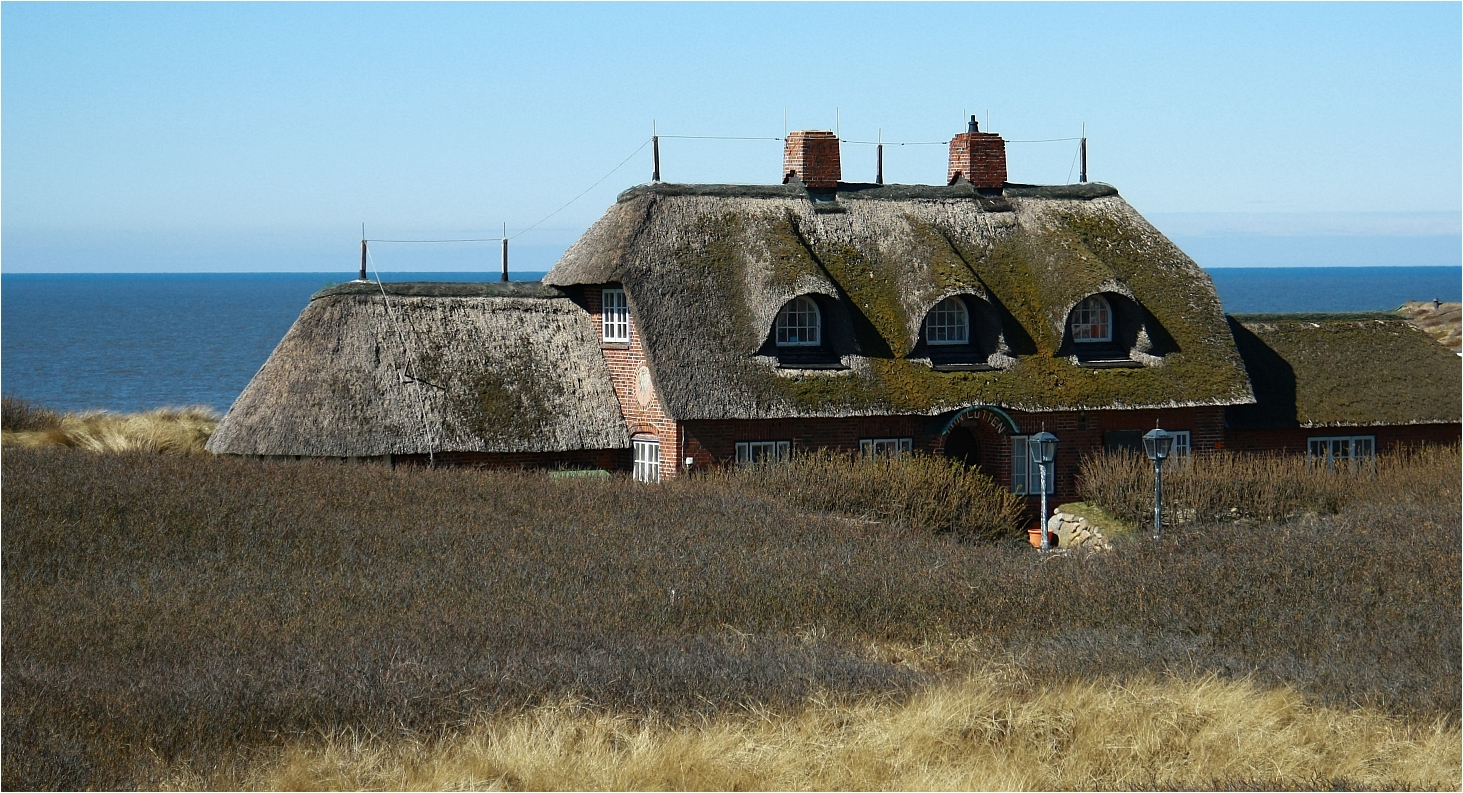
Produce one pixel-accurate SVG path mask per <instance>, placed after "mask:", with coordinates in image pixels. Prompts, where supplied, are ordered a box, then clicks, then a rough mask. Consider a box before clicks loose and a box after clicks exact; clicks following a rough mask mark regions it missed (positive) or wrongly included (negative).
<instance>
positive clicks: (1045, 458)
mask: <svg viewBox="0 0 1463 793" xmlns="http://www.w3.org/2000/svg"><path fill="white" fill-rule="evenodd" d="M1027 443H1028V444H1029V445H1030V446H1031V459H1032V460H1034V461H1036V462H1037V463H1038V464H1040V465H1046V464H1047V463H1050V462H1051V461H1052V460H1054V459H1056V457H1057V436H1055V435H1053V434H1051V433H1050V432H1038V433H1036V434H1035V435H1032V436H1031V439H1030V440H1029V441H1027Z"/></svg>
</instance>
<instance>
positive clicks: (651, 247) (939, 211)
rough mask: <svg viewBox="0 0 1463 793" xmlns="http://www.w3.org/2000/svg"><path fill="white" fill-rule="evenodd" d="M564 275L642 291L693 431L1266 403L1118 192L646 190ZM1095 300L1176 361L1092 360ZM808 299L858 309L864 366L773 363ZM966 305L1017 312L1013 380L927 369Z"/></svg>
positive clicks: (850, 313)
mask: <svg viewBox="0 0 1463 793" xmlns="http://www.w3.org/2000/svg"><path fill="white" fill-rule="evenodd" d="M544 282H545V283H546V284H551V285H558V286H566V287H567V286H572V285H588V284H603V283H622V284H623V285H624V286H625V288H626V292H627V295H628V297H629V300H630V303H631V307H632V310H633V314H634V317H635V320H636V322H637V323H638V325H637V326H638V329H639V331H640V334H641V338H642V340H643V343H644V345H645V350H646V355H647V357H648V359H649V365H650V367H651V370H652V373H653V375H654V377H655V381H656V385H657V392H658V393H659V395H660V398H661V400H662V404H663V405H664V406H665V407H666V409H667V410H668V412H669V413H670V414H671V416H672V417H673V418H676V419H681V420H686V419H720V418H774V417H797V416H848V415H879V414H899V413H914V414H935V413H940V412H944V411H947V410H953V409H957V408H960V407H965V406H969V405H972V404H994V405H1000V406H1005V407H1009V408H1014V409H1020V410H1031V411H1046V410H1062V409H1074V408H1087V409H1101V408H1132V407H1158V406H1185V405H1229V404H1237V403H1244V402H1248V401H1250V400H1251V394H1250V388H1249V382H1248V380H1247V378H1246V376H1245V371H1244V368H1243V366H1242V364H1241V362H1240V358H1239V354H1238V353H1237V352H1236V350H1235V347H1234V342H1233V341H1232V339H1231V337H1230V333H1229V329H1228V327H1227V326H1226V324H1225V319H1224V314H1223V312H1222V310H1221V308H1220V303H1219V298H1218V296H1217V295H1216V294H1215V291H1214V286H1213V283H1212V282H1211V281H1210V279H1209V276H1208V275H1207V274H1205V273H1204V271H1203V270H1201V269H1200V268H1199V267H1198V266H1197V265H1195V264H1194V262H1193V261H1191V260H1190V259H1189V258H1188V257H1187V256H1185V255H1184V253H1183V252H1182V251H1180V250H1179V249H1178V248H1177V247H1175V246H1174V245H1173V243H1171V242H1170V241H1169V240H1168V239H1166V238H1165V237H1164V236H1163V235H1162V234H1160V233H1159V232H1158V231H1157V230H1156V229H1154V228H1153V226H1151V225H1150V224H1149V223H1148V222H1147V221H1145V220H1144V219H1143V218H1142V217H1141V216H1140V215H1139V214H1138V213H1137V212H1136V211H1134V210H1133V208H1132V207H1130V206H1129V205H1128V204H1127V202H1125V201H1124V200H1123V199H1122V198H1121V197H1119V196H1118V194H1117V191H1116V190H1114V189H1113V188H1111V187H1109V186H1107V185H1095V184H1089V185H1075V186H1066V187H1051V188H1043V187H1030V186H1008V187H1007V188H1006V189H1005V190H1004V193H1003V194H1001V195H997V194H986V193H982V192H980V191H977V190H976V189H975V188H973V187H971V186H970V185H968V184H957V185H952V186H949V187H943V186H917V185H912V186H902V185H884V186H875V185H840V186H839V189H838V190H837V191H836V192H830V193H827V194H819V193H816V191H815V192H814V193H811V194H810V193H809V192H808V191H807V190H805V189H803V188H802V187H800V186H798V185H796V184H792V185H774V186H752V187H743V186H734V185H669V184H654V185H643V186H640V187H636V188H632V189H631V190H628V191H626V192H625V193H623V194H622V195H621V196H620V198H619V200H618V202H617V203H616V204H615V205H614V206H612V207H610V209H609V210H608V211H607V212H606V213H605V215H604V217H603V218H601V219H600V220H599V221H598V222H597V223H596V224H595V225H594V226H593V227H592V228H590V230H589V231H588V232H586V233H585V235H584V236H583V237H582V238H580V240H579V241H578V242H577V243H576V244H575V245H574V246H573V247H571V248H570V249H569V250H568V252H566V253H565V254H564V256H563V258H562V259H561V260H560V261H559V263H558V264H557V265H556V266H555V267H554V269H553V270H552V271H550V272H549V274H548V275H547V276H546V277H545V279H544ZM1095 292H1107V293H1111V294H1116V295H1121V296H1126V297H1128V298H1131V299H1132V300H1133V301H1135V302H1136V303H1137V304H1138V305H1139V306H1141V309H1142V311H1144V312H1145V316H1144V323H1145V327H1146V329H1147V333H1148V335H1149V336H1153V337H1156V341H1157V342H1158V344H1159V346H1161V347H1162V349H1161V350H1157V351H1156V352H1157V354H1154V355H1146V356H1145V355H1142V354H1141V351H1140V353H1139V354H1135V355H1134V358H1135V359H1137V360H1139V361H1141V362H1142V363H1143V364H1144V365H1142V366H1136V367H1134V368H1121V369H1094V368H1085V367H1081V366H1078V365H1077V363H1076V361H1075V359H1073V358H1071V357H1069V356H1070V352H1071V344H1070V340H1064V332H1065V328H1066V321H1067V317H1068V314H1069V312H1070V311H1071V309H1072V308H1073V306H1074V305H1075V304H1076V303H1077V302H1079V301H1080V300H1082V299H1083V298H1084V297H1086V296H1088V295H1090V294H1093V293H1095ZM808 293H814V294H822V295H826V296H828V297H830V298H832V299H833V300H835V301H836V305H837V306H839V307H840V310H841V311H843V312H844V313H845V315H846V316H845V317H844V319H843V321H844V324H845V325H846V326H847V327H848V328H849V333H850V335H851V336H852V338H853V339H854V343H853V344H852V345H851V347H850V348H849V349H847V350H844V351H843V352H845V353H846V354H845V355H843V362H844V363H845V364H846V366H847V367H848V368H847V369H846V370H843V371H812V370H798V369H787V368H783V369H779V368H778V366H777V365H776V361H775V360H774V359H772V358H770V357H769V356H766V355H759V351H763V350H764V349H765V345H766V342H767V339H768V336H769V333H770V331H771V328H772V324H773V321H774V318H775V317H776V314H777V312H778V310H779V309H780V308H781V306H782V305H783V304H785V303H786V302H787V301H788V300H790V299H791V298H793V297H794V296H797V295H800V294H808ZM952 294H966V295H972V296H974V297H975V298H978V299H979V300H981V301H983V303H982V305H989V306H990V307H991V308H992V310H993V311H994V312H995V313H996V314H998V315H999V321H1000V323H1001V327H1002V335H1001V338H1002V345H1003V347H1002V353H1003V354H1004V355H1005V356H1007V357H1006V358H1004V359H1003V360H1004V361H1005V363H1004V368H1000V369H998V370H995V371H936V370H935V369H934V368H932V366H931V365H930V364H929V362H928V361H927V360H920V359H919V355H918V350H917V347H918V345H919V335H920V328H921V324H922V322H923V320H924V317H925V315H926V314H927V313H928V311H929V310H930V308H931V307H932V306H934V305H935V304H936V303H938V302H939V301H940V300H941V299H943V298H945V297H948V296H950V295H952ZM832 330H835V329H830V332H831V331H832ZM1145 338H1146V337H1145ZM1150 341H1152V339H1150Z"/></svg>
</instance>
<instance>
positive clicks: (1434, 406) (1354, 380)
mask: <svg viewBox="0 0 1463 793" xmlns="http://www.w3.org/2000/svg"><path fill="white" fill-rule="evenodd" d="M1230 327H1231V328H1232V329H1233V331H1234V337H1235V341H1236V343H1237V344H1238V346H1239V350H1240V353H1241V354H1242V355H1243V356H1244V360H1245V366H1246V368H1247V369H1248V370H1249V375H1250V382H1251V383H1252V384H1253V386H1254V389H1255V398H1256V400H1257V401H1256V403H1255V404H1253V405H1238V406H1234V407H1230V408H1228V409H1227V410H1226V411H1225V419H1226V424H1227V425H1228V426H1230V427H1231V428H1234V429H1268V428H1276V427H1344V426H1381V425H1399V424H1442V423H1454V422H1457V421H1458V420H1459V398H1460V396H1459V395H1460V394H1463V370H1460V365H1459V360H1458V356H1457V355H1455V354H1453V353H1452V352H1451V351H1449V350H1448V348H1447V347H1444V346H1443V345H1441V344H1439V343H1438V342H1437V341H1435V340H1433V338H1432V337H1431V336H1429V335H1428V334H1427V333H1425V332H1424V331H1423V330H1421V329H1419V328H1417V327H1415V326H1414V325H1413V324H1412V323H1410V322H1408V321H1406V320H1405V319H1403V318H1402V317H1401V316H1399V315H1397V314H1393V313H1382V312H1377V313H1360V314H1238V315H1235V316H1233V317H1231V318H1230Z"/></svg>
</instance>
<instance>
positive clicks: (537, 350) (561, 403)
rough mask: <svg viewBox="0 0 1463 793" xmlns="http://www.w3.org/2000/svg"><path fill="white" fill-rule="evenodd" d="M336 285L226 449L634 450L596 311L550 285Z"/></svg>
mask: <svg viewBox="0 0 1463 793" xmlns="http://www.w3.org/2000/svg"><path fill="white" fill-rule="evenodd" d="M385 291H386V292H387V293H388V295H387V296H385V297H383V295H382V289H381V287H378V286H377V285H376V284H374V283H369V282H364V283H363V282H355V283H349V284H343V285H341V286H338V287H333V288H330V289H326V290H324V291H321V292H319V293H317V294H316V295H315V296H314V297H312V298H311V300H310V304H309V305H308V306H307V307H306V308H305V310H304V311H303V312H302V313H301V314H300V317H299V319H297V320H295V324H294V326H293V327H291V328H290V330H289V332H288V333H286V334H285V337H284V339H283V340H282V341H280V343H279V346H278V347H276V348H275V350H274V352H273V353H272V354H271V355H270V356H269V360H267V361H266V362H265V363H264V366H263V367H262V368H261V369H260V370H259V373H258V374H257V375H255V376H254V379H253V380H252V381H250V383H249V385H248V387H247V388H245V389H244V392H243V393H242V394H240V395H239V398H238V399H237V400H235V401H234V405H233V407H232V408H230V410H229V412H228V415H227V416H225V417H224V419H223V421H222V422H221V423H220V424H219V426H218V429H217V430H216V431H215V432H214V434H213V437H212V439H210V440H209V442H208V449H209V451H212V452H216V453H220V454H263V455H306V456H340V457H357V456H361V457H365V456H377V455H385V454H421V453H426V452H427V451H428V450H429V449H430V450H432V451H470V452H553V451H565V450H570V449H619V448H626V447H628V446H629V445H630V439H629V436H628V434H627V432H626V429H625V422H624V419H623V418H622V417H621V414H620V408H619V403H618V402H617V401H616V399H615V394H614V389H613V387H612V386H611V383H610V374H609V369H608V367H607V366H606V364H605V361H604V358H603V356H602V355H601V354H600V351H599V337H598V334H597V333H596V330H595V328H594V326H593V324H592V322H591V321H590V317H589V315H588V314H587V313H585V312H584V310H583V309H581V308H580V307H579V306H577V305H575V304H574V303H573V302H572V301H571V300H569V299H567V298H566V297H565V296H564V294H563V293H562V292H560V291H559V290H557V289H552V288H549V287H545V286H543V285H541V284H536V283H535V284H494V283H489V284H386V285H385Z"/></svg>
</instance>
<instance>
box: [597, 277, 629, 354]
mask: <svg viewBox="0 0 1463 793" xmlns="http://www.w3.org/2000/svg"><path fill="white" fill-rule="evenodd" d="M612 303H613V305H611V304H612ZM599 316H600V341H602V342H608V343H610V344H628V343H629V342H630V300H629V298H628V297H626V295H625V290H624V289H623V288H621V287H609V288H605V289H601V290H600V293H599Z"/></svg>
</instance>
